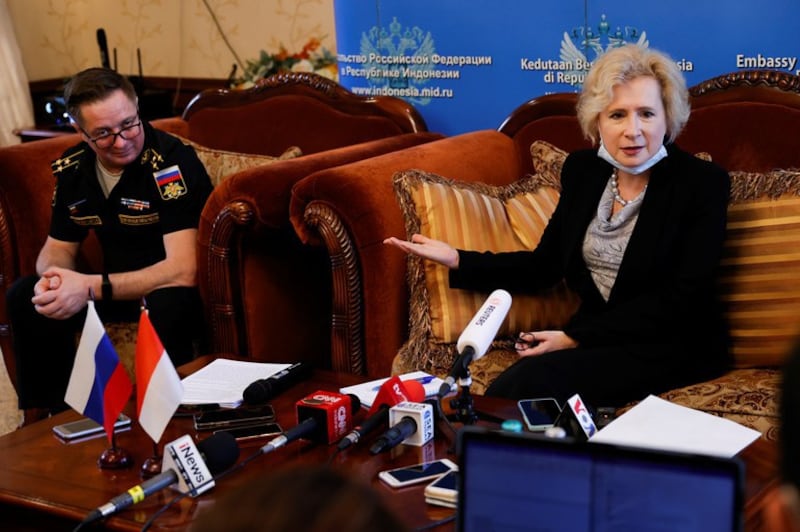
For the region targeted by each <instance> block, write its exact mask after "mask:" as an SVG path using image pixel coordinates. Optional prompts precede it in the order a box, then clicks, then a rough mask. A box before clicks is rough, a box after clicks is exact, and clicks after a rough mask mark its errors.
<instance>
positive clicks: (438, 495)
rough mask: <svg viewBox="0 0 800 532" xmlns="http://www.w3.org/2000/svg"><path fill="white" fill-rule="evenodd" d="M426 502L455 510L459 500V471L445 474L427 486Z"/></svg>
mask: <svg viewBox="0 0 800 532" xmlns="http://www.w3.org/2000/svg"><path fill="white" fill-rule="evenodd" d="M424 493H425V502H427V503H428V504H435V505H437V506H445V507H447V508H455V507H456V504H457V499H458V471H457V470H453V471H450V472H449V473H445V474H444V475H442V476H441V477H439V478H437V479H436V480H434V481H433V482H431V483H430V484H428V485H427V486H425V492H424Z"/></svg>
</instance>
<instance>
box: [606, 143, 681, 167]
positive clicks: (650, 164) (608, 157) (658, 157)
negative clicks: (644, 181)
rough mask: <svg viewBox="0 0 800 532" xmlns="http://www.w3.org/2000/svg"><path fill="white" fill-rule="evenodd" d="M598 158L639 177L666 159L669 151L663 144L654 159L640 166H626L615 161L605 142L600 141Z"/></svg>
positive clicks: (651, 158)
mask: <svg viewBox="0 0 800 532" xmlns="http://www.w3.org/2000/svg"><path fill="white" fill-rule="evenodd" d="M597 156H598V157H600V158H601V159H603V160H604V161H606V162H607V163H608V164H610V165H612V166H613V167H614V168H617V169H618V170H622V171H623V172H627V173H629V174H633V175H639V174H641V173H642V172H644V171H645V170H649V169H650V168H652V167H653V165H655V164H656V163H657V162H658V161H660V160H661V159H663V158H664V157H666V156H667V149H666V148H665V147H664V145H663V144H662V145H661V147H660V148H659V149H658V151H657V152H656V153H655V154H654V155H653V156H652V157H650V158H649V159H647V160H646V161H645V162H643V163H642V164H640V165H639V166H625V165H624V164H622V163H620V162H619V161H617V160H616V159H614V157H612V156H611V154H610V153H608V150H606V147H605V146H604V145H603V140H602V139H600V147H599V148H598V149H597Z"/></svg>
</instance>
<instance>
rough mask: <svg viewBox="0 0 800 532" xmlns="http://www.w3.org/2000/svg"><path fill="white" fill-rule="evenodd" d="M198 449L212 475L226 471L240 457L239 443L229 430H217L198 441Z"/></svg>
mask: <svg viewBox="0 0 800 532" xmlns="http://www.w3.org/2000/svg"><path fill="white" fill-rule="evenodd" d="M197 450H198V451H200V454H201V455H203V459H204V460H205V462H206V466H208V470H209V471H211V474H212V475H216V474H217V473H221V472H222V471H225V470H226V469H228V468H229V467H231V466H232V465H233V464H235V463H236V460H238V459H239V444H238V443H237V442H236V438H235V437H234V436H233V435H232V434H230V433H229V432H224V431H222V432H216V433H214V434H212V435H211V436H209V437H208V438H206V439H205V440H202V441H200V442H198V443H197Z"/></svg>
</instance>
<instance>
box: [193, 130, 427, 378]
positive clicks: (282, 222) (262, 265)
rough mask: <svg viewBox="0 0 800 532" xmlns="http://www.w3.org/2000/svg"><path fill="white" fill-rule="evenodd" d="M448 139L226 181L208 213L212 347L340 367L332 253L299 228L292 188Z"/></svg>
mask: <svg viewBox="0 0 800 532" xmlns="http://www.w3.org/2000/svg"><path fill="white" fill-rule="evenodd" d="M440 138H442V135H440V134H437V133H428V132H423V133H409V134H404V135H398V136H394V137H388V138H385V139H379V140H373V141H370V142H364V143H360V144H356V145H353V146H347V147H343V148H338V149H333V150H328V151H324V152H319V153H316V154H311V155H306V156H303V157H298V158H296V159H289V160H285V161H276V162H274V163H271V164H266V165H262V166H258V167H255V168H250V169H248V170H244V171H241V172H239V173H237V174H235V175H233V176H230V177H228V178H227V179H226V180H225V181H223V182H222V183H221V184H220V185H219V186H217V187H216V188H215V189H214V191H213V192H212V194H211V196H210V197H209V199H208V201H207V202H206V205H205V208H204V209H203V213H202V216H201V219H200V225H199V231H198V256H197V260H198V282H199V286H200V291H201V295H202V297H203V301H204V302H205V303H206V311H207V314H208V324H209V327H210V329H211V335H210V337H211V342H212V344H211V346H210V348H211V350H212V352H227V353H235V354H237V355H240V356H248V357H252V358H255V359H258V360H264V361H272V362H286V361H297V360H306V361H309V362H312V363H314V364H315V365H317V366H319V367H325V368H327V367H330V360H329V358H328V352H329V338H330V332H329V322H330V319H329V318H330V311H329V301H330V274H329V268H328V263H327V257H326V255H325V252H324V249H321V248H318V247H317V248H313V247H309V246H304V245H303V244H302V243H301V242H300V240H299V239H298V238H297V236H296V235H295V234H294V231H293V229H292V226H291V224H290V223H289V198H290V194H291V188H292V186H293V185H294V184H295V183H296V182H297V181H298V180H300V179H302V178H304V177H306V176H308V175H310V174H313V173H314V172H317V171H319V170H322V169H326V168H330V167H335V166H338V165H341V164H346V163H350V162H353V161H357V160H361V159H365V158H369V157H372V156H376V155H380V154H383V153H387V152H391V151H396V150H400V149H403V148H406V147H409V146H414V145H416V144H421V143H426V142H430V141H433V140H436V139H440Z"/></svg>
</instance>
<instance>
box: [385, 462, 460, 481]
mask: <svg viewBox="0 0 800 532" xmlns="http://www.w3.org/2000/svg"><path fill="white" fill-rule="evenodd" d="M453 470H458V466H457V465H456V464H455V463H453V462H451V461H450V460H448V459H447V458H442V459H439V460H434V461H432V462H423V463H421V464H415V465H413V466H406V467H398V468H396V469H388V470H386V471H381V472H380V473H378V478H380V479H381V480H382V481H384V482H385V483H387V484H388V485H390V486H391V487H393V488H402V487H405V486H411V485H413V484H419V483H420V482H425V481H432V480H435V479H437V478H439V477H440V476H442V475H444V474H446V473H449V472H450V471H453Z"/></svg>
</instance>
